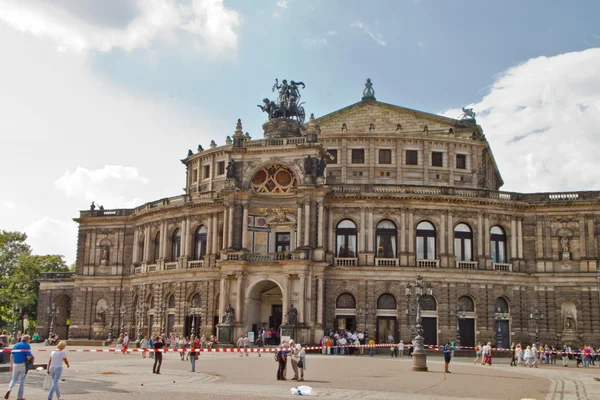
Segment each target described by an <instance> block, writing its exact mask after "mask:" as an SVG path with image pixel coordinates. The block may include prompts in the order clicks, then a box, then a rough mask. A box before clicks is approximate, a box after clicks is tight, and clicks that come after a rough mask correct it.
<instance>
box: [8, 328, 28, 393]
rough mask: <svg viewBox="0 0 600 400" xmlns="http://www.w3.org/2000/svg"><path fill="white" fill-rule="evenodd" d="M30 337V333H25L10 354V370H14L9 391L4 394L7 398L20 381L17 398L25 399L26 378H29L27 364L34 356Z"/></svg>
mask: <svg viewBox="0 0 600 400" xmlns="http://www.w3.org/2000/svg"><path fill="white" fill-rule="evenodd" d="M30 339H31V338H30V337H29V335H23V337H22V338H21V341H20V342H19V343H17V344H15V345H14V346H13V348H12V352H11V354H10V370H11V371H12V379H11V381H10V384H9V385H8V391H7V392H6V394H5V395H4V398H5V399H8V396H10V391H11V390H12V388H13V386H15V385H16V384H17V382H19V392H18V394H17V398H18V399H24V397H23V391H24V390H25V378H27V375H26V372H27V370H26V368H25V364H26V363H27V361H29V360H31V358H32V355H31V347H30V346H29V340H30Z"/></svg>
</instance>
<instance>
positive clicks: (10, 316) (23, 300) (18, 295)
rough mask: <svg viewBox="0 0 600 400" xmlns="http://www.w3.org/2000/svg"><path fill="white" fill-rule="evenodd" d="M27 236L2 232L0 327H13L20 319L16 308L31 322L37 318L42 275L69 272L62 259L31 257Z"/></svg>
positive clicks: (0, 240) (56, 257)
mask: <svg viewBox="0 0 600 400" xmlns="http://www.w3.org/2000/svg"><path fill="white" fill-rule="evenodd" d="M26 239H27V235H26V234H25V233H20V232H8V231H0V325H1V326H4V327H11V328H12V323H13V322H14V320H15V319H16V318H17V317H19V316H17V315H15V314H14V311H13V307H14V306H15V305H16V306H17V307H19V308H20V309H21V315H22V314H27V315H28V316H29V319H30V320H31V321H34V320H35V319H36V317H37V305H38V287H39V285H38V281H39V279H40V277H41V275H42V272H67V271H69V267H68V266H67V264H66V263H65V261H64V260H63V257H62V256H60V255H45V256H35V255H31V247H30V246H29V245H28V244H27V243H25V240H26Z"/></svg>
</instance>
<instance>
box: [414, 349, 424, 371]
mask: <svg viewBox="0 0 600 400" xmlns="http://www.w3.org/2000/svg"><path fill="white" fill-rule="evenodd" d="M412 360H413V365H412V370H413V371H421V372H427V356H426V355H425V353H423V354H417V353H413V355H412Z"/></svg>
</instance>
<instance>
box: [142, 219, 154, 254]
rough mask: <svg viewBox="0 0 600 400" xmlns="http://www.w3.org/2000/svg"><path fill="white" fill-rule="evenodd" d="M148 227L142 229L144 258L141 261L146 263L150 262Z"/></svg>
mask: <svg viewBox="0 0 600 400" xmlns="http://www.w3.org/2000/svg"><path fill="white" fill-rule="evenodd" d="M151 247H152V246H150V227H149V226H146V227H145V228H144V256H143V258H144V259H143V260H142V261H146V262H148V261H149V260H150V248H151Z"/></svg>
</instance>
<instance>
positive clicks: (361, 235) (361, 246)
mask: <svg viewBox="0 0 600 400" xmlns="http://www.w3.org/2000/svg"><path fill="white" fill-rule="evenodd" d="M357 250H358V254H361V253H363V252H365V251H366V249H365V209H364V208H361V209H360V224H359V226H358V249H357Z"/></svg>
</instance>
